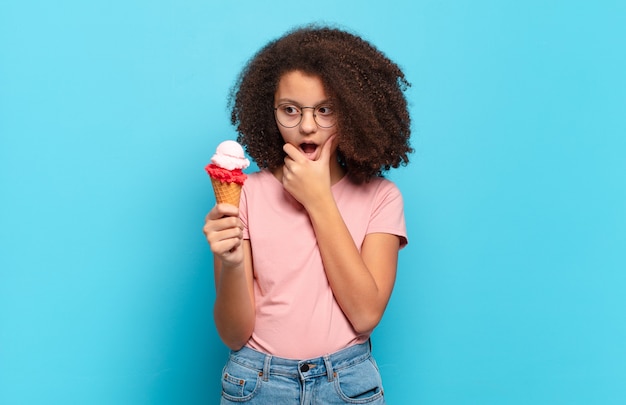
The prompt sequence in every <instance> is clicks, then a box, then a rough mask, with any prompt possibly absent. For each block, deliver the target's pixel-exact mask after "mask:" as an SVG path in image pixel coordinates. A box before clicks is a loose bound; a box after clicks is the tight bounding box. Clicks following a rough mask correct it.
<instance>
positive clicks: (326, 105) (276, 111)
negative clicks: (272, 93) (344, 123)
mask: <svg viewBox="0 0 626 405" xmlns="http://www.w3.org/2000/svg"><path fill="white" fill-rule="evenodd" d="M284 105H289V106H293V107H296V108H298V109H299V110H300V119H299V120H298V122H297V123H295V124H294V125H291V126H288V125H285V124H283V123H282V122H280V120H279V119H278V109H279V108H280V107H281V106H284ZM320 107H332V104H330V103H320V104H318V105H316V106H313V107H303V106H299V105H297V104H294V103H280V104H278V105H277V106H276V107H274V119H276V122H278V124H279V125H280V126H282V127H285V128H295V127H297V126H298V125H300V124H302V118H303V117H304V110H305V109H307V108H309V109H311V110H313V121H315V125H317V126H318V127H320V128H324V129H326V128H332V127H334V126H335V125H337V119H335V122H333V124H332V125H329V126H324V125H320V123H319V122H317V114H315V111H316V110H317V109H318V108H320Z"/></svg>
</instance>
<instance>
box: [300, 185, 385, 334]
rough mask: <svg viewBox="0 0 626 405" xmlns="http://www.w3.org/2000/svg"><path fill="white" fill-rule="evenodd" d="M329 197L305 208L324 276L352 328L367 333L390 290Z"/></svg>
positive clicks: (382, 308)
mask: <svg viewBox="0 0 626 405" xmlns="http://www.w3.org/2000/svg"><path fill="white" fill-rule="evenodd" d="M329 197H330V198H326V199H325V200H318V201H317V204H316V205H313V206H309V207H308V208H307V209H308V212H309V216H310V218H311V222H312V224H313V228H314V230H315V234H316V238H317V241H318V246H319V249H320V254H321V256H322V261H323V264H324V268H325V271H326V276H327V278H328V281H329V284H330V286H331V288H332V290H333V293H334V295H335V298H336V299H337V302H338V303H339V305H340V306H341V309H342V310H343V312H344V313H345V315H346V316H347V318H348V320H349V321H350V323H351V324H352V326H353V328H354V329H355V330H356V331H357V332H358V333H368V332H370V331H371V330H372V329H374V327H375V326H376V325H377V324H378V323H379V321H380V319H381V318H382V315H383V312H384V310H385V307H386V305H387V301H388V299H389V294H390V290H389V291H388V289H387V288H380V287H381V286H379V285H378V283H377V280H376V278H375V277H374V275H373V273H372V271H375V270H376V269H370V268H368V265H367V263H366V262H365V260H364V259H363V256H362V253H361V252H360V251H359V249H358V248H357V246H356V244H355V243H354V240H353V239H352V235H351V234H350V232H349V230H348V228H347V226H346V225H345V222H344V221H343V218H342V216H341V214H340V212H339V210H338V209H337V206H336V204H335V202H334V199H332V196H329ZM393 277H395V272H394V275H393ZM392 283H393V281H392Z"/></svg>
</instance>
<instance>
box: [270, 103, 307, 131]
mask: <svg viewBox="0 0 626 405" xmlns="http://www.w3.org/2000/svg"><path fill="white" fill-rule="evenodd" d="M275 111H276V119H277V120H278V122H279V123H280V124H281V125H282V126H284V127H287V128H292V127H295V126H296V125H298V124H299V123H300V120H301V119H302V112H301V111H300V109H299V108H298V107H296V106H295V105H292V104H280V105H279V106H278V107H276V108H275Z"/></svg>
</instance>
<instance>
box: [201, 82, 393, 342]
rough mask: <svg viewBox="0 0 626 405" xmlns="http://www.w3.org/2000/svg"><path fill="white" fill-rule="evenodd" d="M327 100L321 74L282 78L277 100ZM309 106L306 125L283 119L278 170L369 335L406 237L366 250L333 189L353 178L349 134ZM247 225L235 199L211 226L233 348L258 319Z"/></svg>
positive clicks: (344, 303)
mask: <svg viewBox="0 0 626 405" xmlns="http://www.w3.org/2000/svg"><path fill="white" fill-rule="evenodd" d="M327 100H328V97H327V95H326V93H325V91H324V87H323V85H322V81H321V79H320V78H319V77H317V76H312V75H307V74H304V73H302V72H300V71H293V72H289V73H286V74H285V75H283V77H282V78H281V80H280V82H279V84H278V87H277V89H276V93H275V96H274V105H278V104H279V103H281V102H285V101H288V102H292V103H294V104H297V105H300V106H315V105H318V104H320V103H322V102H324V101H327ZM303 111H304V115H303V117H302V122H301V123H300V125H298V126H296V127H294V128H285V127H282V126H281V125H278V124H277V125H278V128H279V130H280V133H281V135H282V137H283V140H284V141H285V145H284V146H283V150H284V151H285V153H286V154H287V156H286V158H285V163H284V165H283V166H282V167H281V168H279V169H277V170H275V171H274V172H273V174H274V176H275V177H276V179H277V180H278V181H280V182H281V183H282V185H283V187H284V188H285V190H287V191H288V192H289V193H290V194H291V195H292V196H293V197H294V198H295V199H296V200H297V201H298V202H300V204H302V206H303V207H304V208H305V209H306V211H307V213H308V214H309V217H310V219H311V224H312V225H313V229H314V231H315V235H316V238H317V241H318V246H319V249H320V254H321V257H322V261H323V263H324V269H325V272H326V276H327V278H328V281H329V284H330V287H331V289H332V290H333V294H334V296H335V298H336V299H337V302H338V303H339V305H340V306H341V309H342V310H343V312H344V313H345V315H346V317H347V318H348V320H349V321H350V323H351V324H352V327H353V328H354V330H355V331H356V332H357V333H358V334H366V333H369V332H371V331H372V330H373V329H374V328H375V327H376V325H378V323H379V322H380V320H381V318H382V316H383V313H384V311H385V308H386V306H387V303H388V302H389V298H390V296H391V292H392V289H393V285H394V282H395V277H396V268H397V262H398V250H399V246H400V239H399V238H398V237H397V236H395V235H391V234H385V233H373V234H368V235H367V236H366V237H365V240H364V242H363V245H362V246H361V247H360V251H359V247H357V246H356V245H355V243H354V240H353V239H352V237H351V235H350V232H349V231H348V228H347V227H346V225H345V223H344V221H343V218H342V216H341V213H340V212H339V209H338V208H337V204H336V203H335V200H334V197H333V195H332V192H331V186H332V185H333V184H335V183H336V182H338V181H339V180H341V178H342V177H343V176H344V175H345V171H344V169H343V168H342V167H341V165H340V164H339V163H338V161H337V142H336V140H337V137H338V136H341V135H340V134H339V133H338V129H337V128H336V127H331V128H320V127H318V125H317V124H316V123H315V121H314V119H313V113H312V110H311V109H304V110H303ZM305 145H306V146H305ZM311 145H314V146H311ZM242 229H243V226H242V223H241V221H240V220H239V211H238V208H237V207H235V206H232V205H229V204H217V205H216V206H215V207H214V208H213V209H212V210H211V211H210V212H209V214H208V215H207V217H206V221H205V225H204V228H203V230H204V233H205V235H206V237H207V240H208V242H209V244H210V246H211V251H212V252H213V254H214V258H215V267H214V268H215V285H216V300H215V306H214V317H215V323H216V326H217V330H218V332H219V334H220V337H221V338H222V340H223V341H224V343H225V344H226V345H227V346H228V347H229V348H231V349H233V350H238V349H240V348H241V347H242V346H243V345H244V344H245V343H246V342H247V341H248V340H249V338H250V336H251V335H252V331H253V330H254V318H255V306H254V293H253V258H252V255H251V249H250V243H249V241H247V240H243V233H242Z"/></svg>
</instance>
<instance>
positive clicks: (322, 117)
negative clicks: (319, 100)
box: [315, 105, 336, 128]
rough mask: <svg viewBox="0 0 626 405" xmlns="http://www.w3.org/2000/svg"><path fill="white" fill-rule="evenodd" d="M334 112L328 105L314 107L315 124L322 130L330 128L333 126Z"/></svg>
mask: <svg viewBox="0 0 626 405" xmlns="http://www.w3.org/2000/svg"><path fill="white" fill-rule="evenodd" d="M335 120H336V117H335V111H334V110H333V108H332V107H331V106H329V105H320V106H317V107H315V122H317V125H319V126H320V127H322V128H330V127H332V126H333V125H335Z"/></svg>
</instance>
